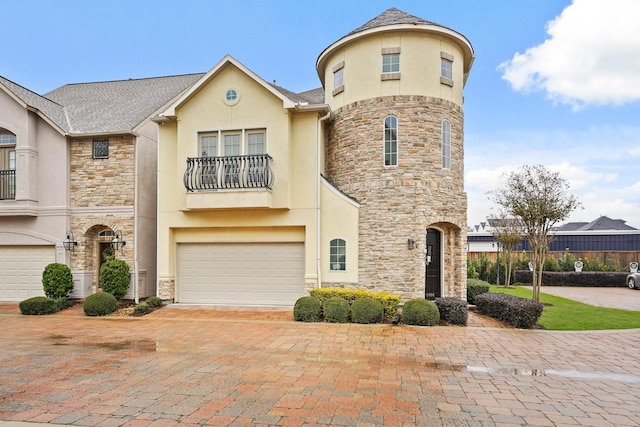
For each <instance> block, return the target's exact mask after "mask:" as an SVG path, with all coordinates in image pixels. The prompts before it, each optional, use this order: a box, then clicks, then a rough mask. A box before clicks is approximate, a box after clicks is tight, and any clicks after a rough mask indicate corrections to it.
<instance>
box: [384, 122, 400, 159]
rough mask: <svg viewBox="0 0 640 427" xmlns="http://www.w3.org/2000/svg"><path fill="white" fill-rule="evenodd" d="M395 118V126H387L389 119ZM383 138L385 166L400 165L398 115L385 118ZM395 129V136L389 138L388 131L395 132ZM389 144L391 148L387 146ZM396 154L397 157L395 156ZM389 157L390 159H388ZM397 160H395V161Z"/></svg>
mask: <svg viewBox="0 0 640 427" xmlns="http://www.w3.org/2000/svg"><path fill="white" fill-rule="evenodd" d="M388 119H393V120H394V121H395V126H394V127H391V126H390V127H387V120H388ZM383 128H384V130H383V140H384V166H385V167H387V166H389V167H393V166H398V117H396V116H394V115H388V116H387V117H385V118H384V122H383ZM394 130H395V138H394V139H391V138H389V139H387V132H393V131H394ZM388 144H389V149H387V146H388ZM394 155H395V157H394ZM387 159H388V160H387ZM394 160H395V161H394Z"/></svg>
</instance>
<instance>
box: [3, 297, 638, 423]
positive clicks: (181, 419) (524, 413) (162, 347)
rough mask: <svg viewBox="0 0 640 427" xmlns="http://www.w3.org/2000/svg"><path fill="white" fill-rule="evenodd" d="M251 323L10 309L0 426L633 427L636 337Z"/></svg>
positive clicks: (178, 314) (173, 313)
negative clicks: (23, 313)
mask: <svg viewBox="0 0 640 427" xmlns="http://www.w3.org/2000/svg"><path fill="white" fill-rule="evenodd" d="M207 310H210V313H211V315H210V316H207V315H206V313H207ZM0 312H1V310H0ZM161 313H162V314H161ZM216 313H217V314H216ZM253 319H255V320H239V319H237V318H235V319H234V318H231V317H229V316H224V315H219V312H218V311H216V310H215V309H206V310H203V309H195V308H194V309H193V311H192V310H190V309H186V308H182V309H178V308H164V309H162V310H161V311H160V312H156V313H152V314H151V315H148V316H145V317H143V318H87V317H81V316H77V317H76V316H69V315H66V316H65V315H53V316H40V317H38V316H21V315H19V314H12V313H7V312H6V311H5V312H3V313H2V314H0V322H1V325H2V326H1V331H0V338H1V341H2V350H1V351H0V420H20V421H32V422H45V423H57V424H74V425H91V426H94V425H95V426H120V425H127V426H147V425H150V426H167V425H178V424H179V425H180V426H199V425H238V426H240V425H242V426H244V425H291V426H295V425H307V426H312V425H349V426H351V425H361V426H374V425H389V426H398V425H422V426H494V425H495V426H524V425H526V426H551V425H557V426H577V425H579V426H632V425H634V426H635V425H640V404H639V403H638V397H639V396H640V361H639V358H638V352H639V349H640V330H631V331H607V332H578V333H571V332H546V331H522V330H515V329H497V328H495V329H494V328H474V327H466V328H465V327H432V328H419V327H409V326H392V325H352V324H343V325H338V324H304V323H297V322H292V321H283V320H279V319H278V318H277V316H270V317H268V318H266V317H265V319H259V316H253ZM0 424H2V423H0Z"/></svg>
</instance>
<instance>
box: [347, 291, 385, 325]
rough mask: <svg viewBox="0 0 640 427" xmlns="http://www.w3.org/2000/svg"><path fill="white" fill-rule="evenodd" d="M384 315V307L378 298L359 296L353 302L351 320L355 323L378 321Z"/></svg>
mask: <svg viewBox="0 0 640 427" xmlns="http://www.w3.org/2000/svg"><path fill="white" fill-rule="evenodd" d="M383 316H384V307H383V306H382V303H381V302H380V301H378V300H376V299H373V298H369V297H365V298H359V299H357V300H355V301H354V302H353V304H351V320H352V321H353V323H364V324H366V323H377V322H379V321H381V320H382V318H383Z"/></svg>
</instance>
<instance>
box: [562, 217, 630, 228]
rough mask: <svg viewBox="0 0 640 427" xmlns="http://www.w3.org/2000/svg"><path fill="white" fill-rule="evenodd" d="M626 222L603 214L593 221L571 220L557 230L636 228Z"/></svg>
mask: <svg viewBox="0 0 640 427" xmlns="http://www.w3.org/2000/svg"><path fill="white" fill-rule="evenodd" d="M626 222H627V221H625V220H622V219H611V218H609V217H607V216H601V217H599V218H597V219H595V220H593V221H591V222H569V223H567V224H564V225H562V226H560V227H558V228H557V229H556V231H596V230H636V228H634V227H631V226H630V225H627V224H626Z"/></svg>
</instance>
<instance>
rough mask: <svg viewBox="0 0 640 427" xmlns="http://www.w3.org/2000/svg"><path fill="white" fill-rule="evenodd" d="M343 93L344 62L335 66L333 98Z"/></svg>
mask: <svg viewBox="0 0 640 427" xmlns="http://www.w3.org/2000/svg"><path fill="white" fill-rule="evenodd" d="M337 77H339V79H338V78H337ZM337 83H340V84H337ZM341 92H344V61H341V62H339V63H337V64H336V65H334V66H333V92H332V93H333V96H336V95H337V94H339V93H341Z"/></svg>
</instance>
